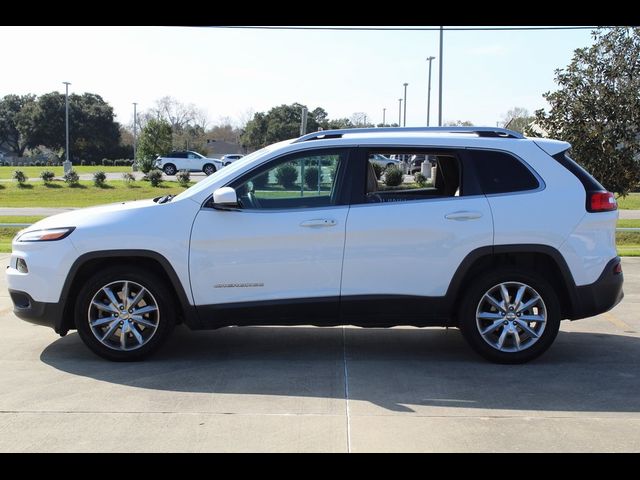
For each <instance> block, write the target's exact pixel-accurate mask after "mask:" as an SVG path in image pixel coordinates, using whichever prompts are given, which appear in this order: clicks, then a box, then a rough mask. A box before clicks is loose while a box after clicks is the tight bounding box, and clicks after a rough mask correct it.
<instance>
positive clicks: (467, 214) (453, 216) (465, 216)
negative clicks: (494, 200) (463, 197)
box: [444, 210, 482, 221]
mask: <svg viewBox="0 0 640 480" xmlns="http://www.w3.org/2000/svg"><path fill="white" fill-rule="evenodd" d="M480 217H482V213H480V212H472V211H469V210H461V211H458V212H451V213H449V214H447V215H445V216H444V218H446V219H447V220H458V221H463V220H476V219H478V218H480Z"/></svg>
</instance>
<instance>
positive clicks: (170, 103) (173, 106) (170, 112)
mask: <svg viewBox="0 0 640 480" xmlns="http://www.w3.org/2000/svg"><path fill="white" fill-rule="evenodd" d="M148 114H149V115H147V116H148V117H150V118H155V119H162V120H165V121H166V122H168V123H169V125H171V129H172V130H173V131H174V132H180V131H182V130H183V129H184V128H186V127H187V126H189V125H191V126H199V127H201V128H202V129H203V130H205V129H206V128H207V124H208V123H209V121H208V119H207V114H206V113H205V112H204V111H203V110H201V109H199V108H198V107H196V106H195V105H194V104H193V103H189V104H186V103H182V102H180V101H178V100H176V99H175V98H173V97H170V96H166V97H162V98H160V99H159V100H156V104H155V106H154V107H153V108H151V109H149V112H148Z"/></svg>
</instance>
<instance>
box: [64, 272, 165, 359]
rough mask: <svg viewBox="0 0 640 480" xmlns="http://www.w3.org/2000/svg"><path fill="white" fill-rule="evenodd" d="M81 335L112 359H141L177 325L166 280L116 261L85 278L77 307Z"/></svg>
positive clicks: (98, 350) (95, 349) (85, 340)
mask: <svg viewBox="0 0 640 480" xmlns="http://www.w3.org/2000/svg"><path fill="white" fill-rule="evenodd" d="M75 322H76V328H77V329H78V334H79V335H80V338H81V339H82V341H83V342H84V343H85V344H86V345H87V347H89V348H90V349H91V350H92V351H93V352H94V353H96V354H98V355H100V356H101V357H104V358H107V359H109V360H114V361H132V360H141V359H143V358H145V357H147V356H149V355H150V354H152V353H153V352H154V351H156V350H157V349H158V347H160V345H161V344H162V343H163V342H164V341H165V340H166V338H167V337H168V336H169V334H170V333H171V331H172V330H173V327H174V325H175V306H174V303H173V300H172V297H171V294H170V293H169V292H168V290H167V289H166V287H165V285H164V283H163V282H162V281H161V280H160V279H158V278H157V277H156V276H155V275H153V274H151V273H149V272H147V271H144V270H142V269H139V268H136V267H125V266H118V267H112V268H109V269H106V270H104V271H102V272H98V273H96V274H95V275H93V277H91V278H90V279H89V280H88V281H87V282H85V285H84V287H83V288H82V289H81V290H80V292H79V294H78V297H77V301H76V308H75Z"/></svg>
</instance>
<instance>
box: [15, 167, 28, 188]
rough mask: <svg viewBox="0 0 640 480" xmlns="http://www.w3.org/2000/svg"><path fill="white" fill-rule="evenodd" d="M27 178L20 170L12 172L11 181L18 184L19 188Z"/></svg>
mask: <svg viewBox="0 0 640 480" xmlns="http://www.w3.org/2000/svg"><path fill="white" fill-rule="evenodd" d="M27 178H28V177H27V176H26V175H25V174H24V172H23V171H22V170H16V171H15V172H13V179H14V180H15V181H16V182H18V186H19V187H23V186H24V184H25V182H26V181H27Z"/></svg>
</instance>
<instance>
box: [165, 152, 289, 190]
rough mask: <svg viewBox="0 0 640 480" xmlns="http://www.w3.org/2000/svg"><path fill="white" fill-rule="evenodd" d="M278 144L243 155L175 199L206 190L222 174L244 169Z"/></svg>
mask: <svg viewBox="0 0 640 480" xmlns="http://www.w3.org/2000/svg"><path fill="white" fill-rule="evenodd" d="M277 146H279V144H274V145H269V146H267V147H264V148H261V149H260V150H256V151H255V152H253V153H250V154H249V155H247V156H245V157H242V158H241V159H239V160H236V161H235V162H233V163H231V164H230V165H229V166H228V167H224V168H221V169H220V170H217V171H216V172H215V173H212V174H211V175H209V176H208V177H207V178H205V179H204V180H202V181H200V182H198V183H196V184H195V185H193V186H191V187H189V188H187V189H186V190H185V191H184V192H182V193H180V194H179V195H177V196H176V197H174V200H180V199H181V198H183V197H187V196H191V195H193V194H196V193H198V192H201V191H202V190H206V189H207V188H209V186H210V185H211V184H212V183H214V182H215V181H216V180H217V179H218V178H220V177H221V176H222V175H228V174H232V173H233V172H236V171H238V170H240V169H242V168H243V167H244V166H245V165H246V164H247V163H251V162H253V161H254V160H255V159H257V158H259V157H262V156H263V155H265V154H267V153H269V152H270V151H271V150H273V149H274V148H275V147H277Z"/></svg>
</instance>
